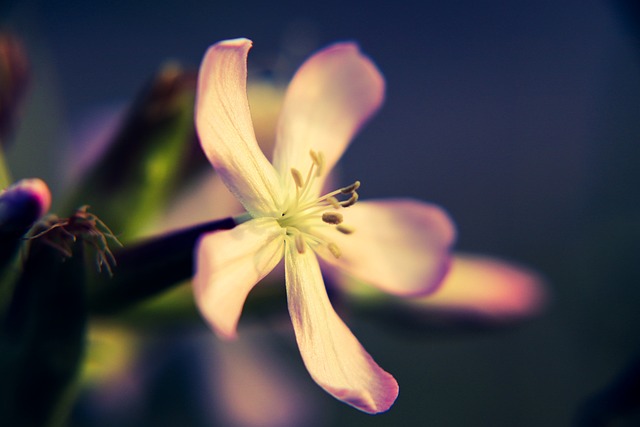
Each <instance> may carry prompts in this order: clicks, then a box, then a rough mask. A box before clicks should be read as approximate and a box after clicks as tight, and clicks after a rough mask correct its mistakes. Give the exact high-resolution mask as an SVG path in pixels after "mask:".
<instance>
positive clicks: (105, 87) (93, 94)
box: [0, 0, 640, 427]
mask: <svg viewBox="0 0 640 427" xmlns="http://www.w3.org/2000/svg"><path fill="white" fill-rule="evenodd" d="M0 14H1V15H0V25H1V27H2V28H4V29H9V30H11V31H12V32H13V33H14V34H15V35H16V36H18V37H19V38H21V40H22V41H23V43H24V44H25V47H26V51H27V54H28V57H29V60H30V62H31V67H32V70H31V72H32V77H31V88H30V90H29V95H28V98H27V101H26V104H25V108H24V114H23V116H22V120H21V123H20V126H19V127H18V128H17V131H16V134H15V138H14V141H13V143H12V146H11V148H10V150H9V152H8V162H9V163H10V165H11V168H12V171H13V173H14V178H22V177H30V176H39V177H41V178H43V179H44V180H46V181H47V182H48V183H49V185H50V187H51V189H52V192H53V196H54V200H55V199H56V196H60V195H61V194H62V193H63V192H64V191H65V189H66V186H68V185H69V184H68V183H66V182H65V179H63V177H64V176H66V170H67V169H68V168H70V167H73V165H70V164H69V163H70V162H71V163H73V161H74V160H73V159H74V155H80V154H79V152H80V151H81V150H79V149H78V148H77V146H73V148H71V147H72V146H71V144H72V141H77V135H78V133H79V132H80V130H81V128H82V126H83V124H86V123H87V122H88V121H90V120H91V119H92V118H93V117H96V116H100V115H101V114H107V112H112V111H116V110H117V109H118V108H120V106H123V105H126V104H127V103H129V102H130V101H131V100H132V99H133V97H134V96H135V94H136V93H137V92H138V91H139V89H140V87H142V85H143V84H145V82H146V81H147V80H148V79H149V78H150V76H152V75H153V74H154V73H155V72H156V71H157V70H158V69H159V67H160V66H161V65H162V64H164V63H166V62H167V61H168V60H175V61H178V62H180V63H181V64H182V65H183V66H184V67H186V68H194V69H195V68H196V67H197V66H198V64H199V62H200V59H201V57H202V55H203V54H204V52H205V50H206V48H207V47H208V46H209V45H210V44H212V43H214V42H216V41H219V40H222V39H227V38H234V37H248V38H250V39H252V40H253V41H254V48H253V50H252V51H251V53H250V56H249V69H250V72H251V73H253V75H254V76H257V75H259V76H261V77H264V78H273V79H276V80H277V81H278V82H279V83H282V82H286V80H287V79H288V78H289V77H290V76H291V74H292V73H293V72H294V71H295V69H296V67H297V66H298V65H300V64H301V62H302V61H303V60H304V58H305V57H306V56H307V55H308V54H310V53H311V52H313V51H314V50H316V49H318V48H320V47H323V46H325V45H326V44H329V43H332V42H335V41H339V40H355V41H357V42H358V43H359V44H360V46H361V48H362V50H363V51H364V52H366V53H367V54H368V55H369V56H370V57H371V58H372V59H373V60H374V61H375V62H376V63H377V65H378V66H379V68H380V69H381V71H382V73H383V74H384V75H385V77H386V81H387V99H386V102H385V105H384V107H383V109H382V110H381V111H380V112H379V113H378V115H377V116H376V117H375V118H374V119H373V120H372V121H371V122H370V123H369V124H368V126H366V127H365V129H364V130H363V131H362V132H361V134H359V136H358V137H357V139H356V141H355V142H354V144H353V145H352V146H351V147H350V148H349V150H348V151H347V153H346V155H345V157H344V158H343V162H342V163H341V165H342V167H341V171H342V173H343V175H345V176H346V177H347V179H348V180H352V179H353V178H357V179H360V180H361V181H362V182H363V186H362V188H361V190H362V191H361V192H360V193H361V197H363V198H377V197H394V196H408V197H414V198H418V199H422V200H427V201H432V202H435V203H437V204H440V205H442V206H443V207H445V208H446V209H447V210H448V211H449V213H450V214H451V215H452V217H453V218H454V220H455V221H456V223H457V226H458V231H459V239H458V243H457V245H456V248H457V249H459V250H461V251H465V252H475V253H483V254H487V255H494V256H498V257H500V258H503V259H507V260H516V261H518V262H520V263H522V264H524V265H527V266H529V267H532V268H534V269H535V270H537V271H539V272H540V273H541V274H542V275H543V276H544V277H545V278H546V280H547V286H548V293H549V296H550V298H549V303H548V305H547V307H546V310H544V311H543V312H542V313H541V314H540V315H539V316H537V317H535V318H533V319H530V320H527V321H524V322H518V323H517V324H513V325H509V326H506V327H500V328H465V327H455V328H453V327H452V328H448V327H446V326H443V327H437V328H433V330H422V331H419V332H416V331H406V332H402V331H399V330H398V329H394V328H389V327H385V325H384V324H382V323H376V322H375V321H371V320H370V319H365V318H359V317H357V316H353V317H349V318H348V319H346V322H347V323H348V324H349V325H350V327H351V328H352V330H353V331H354V333H355V335H356V336H357V337H358V338H359V339H360V340H361V342H362V343H363V344H364V345H365V347H366V348H367V350H368V351H369V352H370V353H371V354H372V355H373V356H374V358H375V359H376V361H377V362H378V363H379V364H380V365H381V366H382V367H384V368H385V369H387V370H388V371H389V372H391V373H392V374H393V375H394V376H395V377H396V379H397V380H398V382H399V384H400V396H399V398H398V401H397V402H396V404H395V405H394V406H393V407H392V409H391V410H390V411H389V412H388V413H386V414H382V415H378V416H375V417H372V416H369V415H366V414H363V413H360V412H358V411H356V410H354V409H352V408H350V407H348V406H346V405H343V404H341V403H339V402H337V401H335V400H334V399H333V398H331V397H330V396H329V395H327V394H326V393H325V392H323V391H322V390H321V389H320V388H319V387H316V386H315V384H314V383H313V382H312V380H311V379H310V378H308V375H307V373H306V371H305V370H304V366H303V365H302V363H301V361H300V358H299V356H298V354H297V350H296V349H295V346H294V345H293V344H292V343H291V342H289V341H288V340H289V337H288V336H286V337H284V338H283V337H282V336H281V334H280V335H278V334H275V335H276V336H274V337H271V339H267V338H265V334H266V335H268V334H270V332H263V333H260V332H255V331H254V330H252V329H251V328H252V326H246V329H244V330H243V329H242V327H241V329H240V335H242V334H243V332H244V333H245V335H246V336H248V337H249V339H250V340H253V341H252V344H253V345H255V344H256V343H257V344H259V345H258V346H257V348H259V349H262V350H259V351H264V349H263V347H264V346H263V345H262V344H263V343H265V342H267V341H275V342H276V343H279V345H280V347H284V350H282V349H280V351H279V354H277V356H276V357H274V360H275V361H276V362H278V361H279V363H281V364H282V365H284V366H285V367H287V368H288V369H289V370H290V371H291V373H290V374H291V377H292V378H293V379H292V380H291V381H292V382H293V383H295V387H296V390H298V391H297V392H295V399H294V398H293V397H287V394H286V393H285V394H283V397H282V400H283V401H286V402H287V404H289V407H288V408H285V409H283V410H284V411H285V412H286V411H290V412H291V411H294V409H296V408H297V409H300V410H302V409H304V410H305V411H307V412H306V414H307V415H306V417H307V418H305V415H296V417H298V418H295V420H294V421H292V425H327V426H360V425H362V426H365V425H366V426H406V425H425V426H428V425H432V426H464V425H473V426H493V427H495V426H564V425H572V424H575V425H605V424H598V423H597V418H598V417H597V415H594V414H596V413H597V412H598V409H597V408H599V407H600V406H599V405H602V404H603V403H602V402H603V401H605V400H606V396H608V395H606V394H603V393H604V392H605V391H606V390H610V389H611V387H612V384H617V382H619V380H620V379H621V378H631V379H632V380H633V378H635V381H636V382H635V384H636V388H635V390H636V391H635V393H636V394H635V395H632V396H631V404H630V406H631V407H633V403H634V402H635V412H633V410H632V412H624V411H622V412H624V413H622V414H621V415H620V416H619V417H618V418H616V420H615V423H613V424H607V425H616V426H631V425H639V424H640V416H639V414H638V406H639V405H640V398H639V397H638V395H639V394H640V393H639V392H638V391H637V390H638V388H639V387H640V386H638V383H639V382H640V381H639V380H638V378H639V377H640V374H638V372H637V371H638V370H639V369H638V368H637V366H638V364H639V363H640V362H639V359H640V340H639V339H638V337H640V317H639V316H638V313H639V312H640V283H638V279H639V277H640V276H639V273H640V200H638V197H637V192H638V188H639V187H640V168H638V167H637V165H638V160H640V150H639V149H638V142H639V138H640V27H639V24H640V8H639V7H638V6H637V3H636V2H633V1H623V0H620V1H613V0H609V1H606V0H537V1H516V2H514V1H506V0H504V1H503V0H487V1H472V0H455V1H448V2H436V1H423V2H408V1H396V2H393V3H391V2H348V1H344V0H342V1H337V0H324V1H318V2H300V1H298V2H294V1H281V2H263V1H251V0H248V1H243V2H233V1H226V2H219V1H196V0H181V1H163V2H158V1H106V0H105V1H103V0H99V1H92V2H84V1H77V0H68V1H64V2H61V1H60V2H59V1H44V0H24V1H7V0H5V1H3V2H2V3H1V6H0ZM54 206H55V204H54ZM172 334H173V335H178V338H180V344H176V345H175V346H173V347H171V348H172V351H171V352H168V351H163V352H161V354H160V353H157V352H156V353H154V352H153V351H152V350H148V351H150V353H149V354H148V356H147V358H146V359H143V362H139V364H141V365H143V368H141V369H142V371H144V374H140V375H141V376H145V377H151V376H152V375H151V374H150V373H149V372H151V371H153V372H155V374H154V375H155V376H154V377H153V378H154V381H149V383H150V384H148V385H147V387H148V388H145V391H144V393H143V394H145V396H147V398H146V400H145V404H144V405H142V406H138V407H135V408H134V409H131V410H132V411H135V412H136V415H135V417H134V418H131V417H132V416H131V415H130V414H129V415H127V414H126V413H125V412H126V411H125V409H126V408H125V409H123V408H124V407H125V406H126V404H125V402H120V403H117V405H116V406H118V405H119V406H118V407H119V408H121V411H120V412H122V414H120V413H119V412H118V414H119V415H118V417H122V418H121V419H117V418H114V417H116V415H115V412H113V411H112V412H111V414H109V413H105V414H101V415H100V418H99V420H100V421H96V420H94V421H93V422H92V423H90V422H89V421H87V420H88V419H91V418H90V417H91V416H95V414H94V415H91V413H90V410H89V409H83V408H84V407H81V408H80V409H76V410H74V414H73V419H72V422H71V425H77V426H81V425H94V426H102V425H105V426H108V425H138V426H141V425H155V426H164V425H167V426H169V425H181V426H183V425H189V426H191V425H193V426H200V425H203V426H205V425H213V422H214V421H211V419H215V417H216V416H211V417H210V416H209V415H207V413H206V412H207V410H206V408H208V407H209V406H210V405H209V400H210V401H211V402H213V401H214V400H216V399H217V397H216V394H217V392H216V391H215V390H212V389H211V388H210V387H209V386H204V385H202V384H200V382H202V377H199V376H198V374H195V373H193V372H191V373H189V372H190V370H193V366H194V365H193V364H192V363H190V362H187V361H185V359H184V358H181V356H180V355H183V354H189V355H190V356H189V357H196V358H199V360H200V365H198V366H204V367H207V366H209V368H210V369H213V367H212V366H223V363H224V361H223V359H224V356H223V353H224V352H225V351H227V350H220V351H217V350H216V351H214V353H216V355H215V357H214V356H211V358H208V359H207V358H206V357H205V356H204V355H206V354H209V353H207V352H209V351H211V349H210V346H212V345H214V346H217V344H216V343H213V344H212V342H214V341H215V340H216V338H215V337H214V336H213V335H212V334H210V333H209V332H207V331H204V332H203V333H200V332H198V333H189V334H181V333H179V331H176V330H175V329H170V330H167V331H164V335H163V334H157V336H156V338H155V339H156V341H157V343H162V342H163V338H162V337H163V336H166V337H167V338H166V339H169V338H168V337H169V336H172ZM271 334H273V333H271ZM251 337H253V338H251ZM283 341H284V342H283ZM158 345H161V344H158ZM265 345H266V344H265ZM219 347H221V346H219ZM247 351H251V350H245V352H247ZM241 354H244V353H242V352H241ZM259 354H260V356H259V357H260V358H263V356H262V355H261V353H259ZM264 358H266V355H265V356H264ZM144 360H146V362H144ZM186 360H190V359H188V358H187V359H186ZM225 366H226V365H225ZM634 367H635V368H634ZM634 370H635V373H634ZM223 371H224V372H227V373H228V372H230V371H229V370H223ZM244 372H246V371H244ZM271 372H274V371H273V370H271ZM156 374H157V375H156ZM633 375H635V377H634V376H633ZM222 377H224V374H218V380H217V381H222V380H221V378H222ZM198 378H199V380H195V379H198ZM276 378H284V375H283V376H282V377H278V376H276ZM232 381H233V380H232ZM275 381H276V382H277V381H279V380H275ZM282 381H283V382H284V381H285V380H284V379H282ZM287 381H289V380H287ZM187 383H188V384H187ZM248 383H249V384H250V383H251V378H249V380H248ZM136 384H138V382H136ZM131 387H134V386H131ZM135 387H139V385H135ZM135 387H134V388H135ZM273 388H274V389H276V388H278V387H276V386H275V385H274V386H273ZM266 390H271V387H266ZM237 392H238V393H240V396H242V397H244V398H246V399H259V397H251V396H252V394H251V393H248V396H247V395H244V394H243V391H242V390H240V391H237ZM271 392H273V393H275V391H271ZM264 393H270V391H266V392H264ZM264 393H262V394H264ZM149 396H151V397H149ZM258 396H259V394H258ZM289 396H290V395H289ZM602 396H605V397H602ZM634 396H635V397H634ZM626 397H629V396H626ZM296 399H298V400H301V402H298V400H296ZM603 399H604V400H603ZM634 399H635V400H634ZM85 400H86V399H85ZM302 400H304V401H305V402H307V403H303V402H302ZM620 400H623V398H622V397H621V398H620ZM81 403H82V399H81ZM211 405H213V403H211ZM614 406H615V405H614ZM203 408H205V409H203ZM87 411H89V412H87ZM212 411H213V410H212ZM98 413H99V412H98ZM586 413H590V414H591V415H592V416H587V415H585V414H586ZM309 414H312V415H311V416H309ZM127 417H129V418H127ZM266 418H267V417H265V419H266ZM265 419H260V417H258V420H254V421H251V423H253V424H251V423H250V422H249V421H230V420H222V421H221V420H219V419H218V423H219V424H220V425H243V423H244V424H245V425H256V426H258V425H265V426H266V425H285V421H276V422H275V423H272V424H267V421H266V420H265ZM586 419H588V420H589V421H586ZM278 422H280V423H281V424H278ZM118 423H119V424H118ZM127 423H129V424H127ZM234 423H235V424H234ZM260 423H262V424H260ZM296 423H298V424H296Z"/></svg>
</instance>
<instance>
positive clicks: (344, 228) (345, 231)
mask: <svg viewBox="0 0 640 427" xmlns="http://www.w3.org/2000/svg"><path fill="white" fill-rule="evenodd" d="M336 230H338V231H339V232H341V233H342V234H352V233H353V232H354V231H356V230H355V228H353V227H350V226H348V225H345V224H338V225H337V226H336Z"/></svg>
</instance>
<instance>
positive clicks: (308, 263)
mask: <svg viewBox="0 0 640 427" xmlns="http://www.w3.org/2000/svg"><path fill="white" fill-rule="evenodd" d="M286 246H287V248H286V249H285V272H286V282H287V300H288V305H289V313H290V315H291V321H292V322H293V328H294V331H295V335H296V340H297V342H298V347H299V348H300V353H301V354H302V359H303V360H304V363H305V366H306V367H307V370H308V371H309V373H310V374H311V376H312V377H313V379H314V380H315V381H316V382H317V383H318V384H319V385H320V386H321V387H322V388H324V389H325V390H326V391H327V392H328V393H329V394H331V395H332V396H334V397H336V398H337V399H339V400H342V401H343V402H345V403H347V404H349V405H351V406H353V407H355V408H358V409H360V410H361V411H364V412H368V413H372V414H374V413H379V412H384V411H386V410H388V409H389V408H390V407H391V405H392V404H393V402H394V401H395V400H396V397H397V396H398V383H397V382H396V380H395V379H394V378H393V377H392V376H391V375H390V374H389V373H387V372H385V371H384V370H383V369H382V368H380V367H379V366H378V365H377V364H376V363H375V362H374V361H373V359H372V358H371V356H370V355H369V354H368V353H367V352H366V351H365V349H364V348H363V347H362V345H361V344H360V343H359V342H358V340H357V339H356V337H354V336H353V334H352V333H351V331H350V330H349V328H347V326H346V325H345V324H344V323H343V322H342V320H340V318H339V317H338V315H337V314H336V312H335V311H334V309H333V307H332V306H331V302H330V301H329V298H328V296H327V291H326V289H325V286H324V281H323V279H322V275H321V273H320V267H319V265H318V260H317V258H316V256H315V254H314V253H313V251H311V250H310V249H309V248H308V247H307V248H306V250H305V251H304V253H299V252H298V251H297V249H296V248H295V245H292V244H287V245H286Z"/></svg>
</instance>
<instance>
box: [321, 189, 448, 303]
mask: <svg viewBox="0 0 640 427" xmlns="http://www.w3.org/2000/svg"><path fill="white" fill-rule="evenodd" d="M340 212H341V213H343V215H344V224H345V225H348V226H350V227H353V228H354V230H355V231H354V232H353V233H352V234H349V235H345V234H342V233H340V232H338V231H337V230H335V229H332V228H329V227H326V228H325V229H326V230H330V231H327V232H325V231H324V230H323V234H324V236H325V238H326V239H327V240H328V241H330V242H333V243H335V244H336V245H337V246H338V247H339V249H340V251H341V252H342V255H341V256H340V258H338V259H336V257H335V256H333V255H331V254H330V253H329V252H328V251H327V250H326V249H325V248H324V247H318V253H319V254H320V255H321V256H322V258H323V260H325V261H326V262H328V263H329V264H330V265H332V266H335V267H338V268H340V269H342V270H343V271H344V272H346V273H348V274H350V275H352V276H354V277H355V278H357V279H359V280H362V281H364V282H367V283H369V284H371V285H374V286H376V287H378V288H379V289H381V290H383V291H385V292H389V293H392V294H396V295H404V296H408V295H425V294H428V293H430V292H433V291H434V290H435V289H436V288H437V286H438V285H439V284H440V282H441V281H442V278H443V277H444V275H445V274H446V273H447V271H448V268H449V264H450V250H451V246H452V244H453V242H454V239H455V229H454V225H453V223H452V222H451V220H450V219H449V216H448V215H447V214H446V213H445V212H444V211H443V210H442V209H441V208H439V207H437V206H435V205H430V204H427V203H423V202H419V201H414V200H407V199H396V200H385V201H365V202H358V203H356V204H355V205H354V206H351V207H349V208H346V209H343V210H341V211H340Z"/></svg>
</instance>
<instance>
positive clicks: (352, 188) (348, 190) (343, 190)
mask: <svg viewBox="0 0 640 427" xmlns="http://www.w3.org/2000/svg"><path fill="white" fill-rule="evenodd" d="M358 188H360V181H356V182H354V183H353V184H351V185H349V186H347V187H344V188H341V189H340V192H341V193H342V194H351V193H353V192H355V191H356V190H357V189H358Z"/></svg>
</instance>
